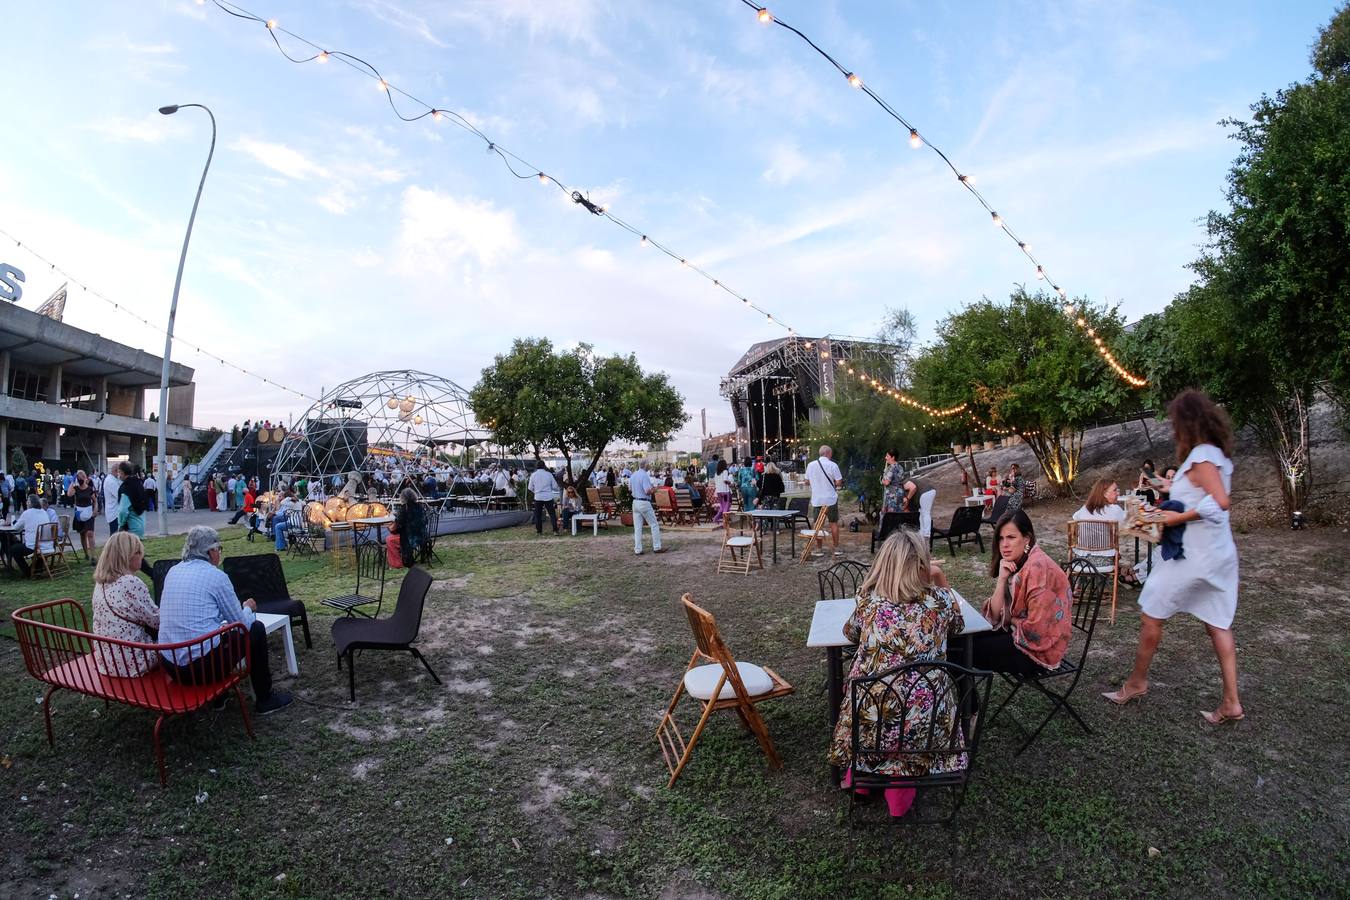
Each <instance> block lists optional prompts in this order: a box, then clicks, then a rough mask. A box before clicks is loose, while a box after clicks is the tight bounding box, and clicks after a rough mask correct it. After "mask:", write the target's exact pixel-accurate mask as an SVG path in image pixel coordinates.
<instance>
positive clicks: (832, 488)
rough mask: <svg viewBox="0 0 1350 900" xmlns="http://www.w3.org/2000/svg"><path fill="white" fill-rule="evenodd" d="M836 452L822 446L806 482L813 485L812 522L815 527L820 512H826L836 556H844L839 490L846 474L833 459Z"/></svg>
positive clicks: (807, 474)
mask: <svg viewBox="0 0 1350 900" xmlns="http://www.w3.org/2000/svg"><path fill="white" fill-rule="evenodd" d="M833 456H834V451H833V450H831V449H830V448H829V446H828V445H826V444H822V445H821V447H820V456H818V457H817V458H815V459H813V460H811V462H810V463H809V464H808V465H807V466H806V480H807V481H809V482H810V483H811V522H812V526H813V527H814V524H815V521H816V516H818V515H820V510H821V509H822V508H824V509H825V510H826V513H825V518H826V519H827V520H828V521H829V523H830V542H831V543H832V544H833V545H834V555H835V556H843V555H844V553H843V551H842V550H840V549H839V488H840V487H841V486H843V483H844V473H843V472H841V471H839V464H838V463H836V462H835V461H834V459H833V458H832V457H833Z"/></svg>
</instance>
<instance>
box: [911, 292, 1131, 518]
mask: <svg viewBox="0 0 1350 900" xmlns="http://www.w3.org/2000/svg"><path fill="white" fill-rule="evenodd" d="M1072 315H1073V317H1074V318H1078V317H1082V318H1083V320H1084V322H1085V324H1086V325H1088V326H1089V327H1091V328H1092V329H1093V331H1094V332H1095V335H1096V337H1097V338H1099V339H1100V340H1102V341H1103V343H1104V344H1105V345H1108V346H1113V345H1115V344H1116V343H1118V341H1119V338H1120V333H1121V330H1122V327H1121V326H1122V322H1121V319H1120V316H1119V315H1118V314H1117V313H1116V311H1115V310H1114V309H1106V308H1103V307H1100V306H1095V305H1092V304H1089V303H1087V302H1086V301H1083V300H1078V301H1075V304H1074V312H1073V314H1072ZM914 379H915V385H916V387H917V388H918V389H919V390H920V391H921V394H922V396H924V397H925V398H926V400H927V402H929V403H930V404H932V405H934V406H937V407H950V406H956V405H958V404H960V403H963V402H964V403H968V404H969V412H970V413H971V417H970V418H967V419H966V420H965V424H964V426H963V425H962V424H961V420H960V419H959V418H957V417H954V418H953V419H952V420H951V421H950V423H949V425H948V426H947V427H948V428H950V429H955V430H956V431H954V432H953V433H954V434H955V433H956V432H958V431H961V430H967V431H968V432H969V433H971V436H972V437H973V436H974V433H976V432H978V431H980V430H982V429H983V427H984V426H982V425H981V424H980V423H981V422H983V423H987V424H988V426H990V427H991V428H993V429H1014V430H1016V431H1017V432H1018V433H1020V434H1021V435H1022V438H1023V439H1024V440H1025V441H1026V443H1027V445H1028V446H1029V447H1030V448H1031V451H1032V453H1034V454H1035V455H1036V459H1037V461H1038V462H1039V463H1040V467H1041V471H1042V472H1043V473H1044V474H1045V477H1046V478H1047V479H1048V480H1049V482H1050V483H1051V485H1053V486H1054V488H1055V489H1056V491H1057V492H1059V493H1071V492H1072V490H1073V481H1074V478H1076V477H1077V475H1078V459H1079V455H1080V453H1081V451H1082V447H1083V432H1084V429H1085V428H1086V426H1087V425H1089V424H1091V423H1092V422H1094V421H1096V420H1097V419H1099V418H1101V417H1102V416H1103V415H1108V414H1111V413H1114V412H1117V411H1119V410H1120V409H1122V408H1125V407H1126V406H1127V405H1128V404H1132V403H1134V402H1137V401H1136V399H1135V398H1133V397H1132V396H1131V394H1132V392H1131V390H1130V389H1129V388H1128V387H1127V386H1126V384H1125V383H1124V382H1123V381H1121V379H1120V378H1119V377H1118V376H1117V375H1116V374H1115V373H1114V372H1113V371H1112V370H1111V368H1110V367H1109V366H1108V365H1107V364H1106V361H1105V360H1104V359H1103V358H1102V357H1101V355H1100V354H1099V353H1098V352H1097V349H1096V347H1095V346H1094V345H1093V342H1092V339H1091V338H1089V337H1088V336H1087V335H1085V334H1084V333H1083V331H1082V330H1081V329H1079V328H1076V327H1074V326H1073V323H1071V322H1068V321H1066V313H1065V311H1064V306H1063V304H1062V302H1061V301H1060V300H1059V299H1058V298H1057V297H1054V296H1051V295H1048V294H1044V293H1037V294H1030V293H1028V292H1027V291H1026V290H1024V289H1022V288H1018V289H1017V290H1016V291H1014V292H1013V294H1012V296H1011V297H1010V298H1009V299H1008V302H1007V303H995V302H993V301H990V300H988V299H983V300H980V301H979V302H977V303H971V304H968V305H967V306H966V307H965V308H964V309H962V310H961V311H960V312H956V313H953V314H951V315H949V316H948V317H947V318H946V319H944V320H943V321H942V323H941V324H939V326H938V330H937V340H936V342H935V343H934V344H933V345H932V346H930V347H929V348H927V349H926V350H925V351H924V352H923V353H922V354H921V355H920V356H919V358H918V359H917V360H916V361H915V364H914Z"/></svg>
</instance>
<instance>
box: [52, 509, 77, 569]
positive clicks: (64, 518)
mask: <svg viewBox="0 0 1350 900" xmlns="http://www.w3.org/2000/svg"><path fill="white" fill-rule="evenodd" d="M56 521H57V523H58V524H59V525H60V526H61V528H60V534H61V542H60V545H61V549H62V551H64V550H65V549H66V548H67V547H69V548H70V555H71V556H73V557H75V558H76V559H79V558H80V549H79V548H78V547H76V546H75V545H74V544H73V543H72V542H71V540H70V529H71V517H70V516H69V515H59V516H57V517H56Z"/></svg>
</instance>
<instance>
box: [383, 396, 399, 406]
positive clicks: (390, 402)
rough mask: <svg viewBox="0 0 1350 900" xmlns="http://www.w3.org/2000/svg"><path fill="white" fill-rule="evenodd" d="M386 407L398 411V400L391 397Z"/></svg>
mask: <svg viewBox="0 0 1350 900" xmlns="http://www.w3.org/2000/svg"><path fill="white" fill-rule="evenodd" d="M385 406H387V407H389V408H390V409H398V398H397V397H390V398H389V402H388V403H386V404H385Z"/></svg>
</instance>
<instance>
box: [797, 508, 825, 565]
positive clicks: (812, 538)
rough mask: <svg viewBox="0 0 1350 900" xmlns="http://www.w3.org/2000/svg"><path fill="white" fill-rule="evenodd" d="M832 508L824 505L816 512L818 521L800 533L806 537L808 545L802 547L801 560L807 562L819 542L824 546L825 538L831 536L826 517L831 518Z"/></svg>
mask: <svg viewBox="0 0 1350 900" xmlns="http://www.w3.org/2000/svg"><path fill="white" fill-rule="evenodd" d="M829 514H830V508H829V507H828V506H822V507H821V508H820V512H819V513H817V514H816V522H815V524H814V525H812V526H811V527H810V528H803V529H802V530H801V531H800V532H799V533H800V534H801V536H802V537H804V538H806V546H805V547H803V548H802V558H801V560H800V561H801V562H806V561H807V560H808V559H810V558H811V551H812V550H814V549H815V548H816V545H817V544H820V545H822V546H824V544H825V538H827V537H829V536H830V532H829V530H828V529H827V528H826V527H825V525H826V521H825V520H826V519H827V518H829Z"/></svg>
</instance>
